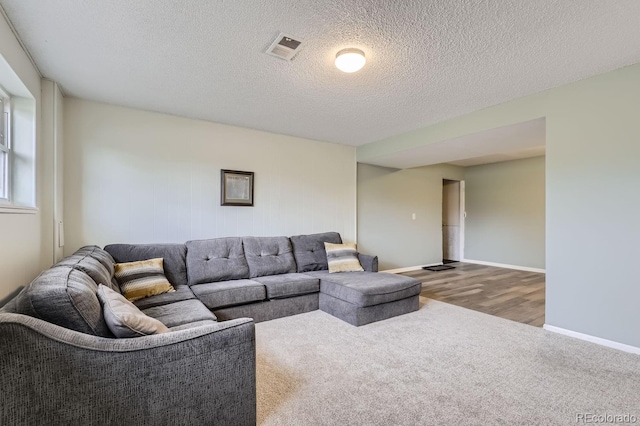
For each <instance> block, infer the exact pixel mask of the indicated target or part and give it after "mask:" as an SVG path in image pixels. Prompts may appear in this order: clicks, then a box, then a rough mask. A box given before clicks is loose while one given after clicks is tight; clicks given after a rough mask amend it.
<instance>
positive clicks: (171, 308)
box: [142, 300, 216, 328]
mask: <svg viewBox="0 0 640 426" xmlns="http://www.w3.org/2000/svg"><path fill="white" fill-rule="evenodd" d="M142 312H144V314H145V315H148V316H150V317H151V318H155V319H157V320H158V321H160V322H161V323H163V324H164V325H166V326H167V327H169V328H172V327H177V326H180V325H184V324H188V323H192V322H196V321H205V320H211V321H215V320H216V316H215V315H213V312H211V311H210V310H209V309H207V307H206V306H204V305H203V304H202V302H200V301H198V300H183V301H181V302H175V303H170V304H168V305H162V306H154V307H153V308H147V309H143V310H142Z"/></svg>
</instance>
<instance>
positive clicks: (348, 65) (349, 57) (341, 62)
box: [336, 48, 367, 72]
mask: <svg viewBox="0 0 640 426" xmlns="http://www.w3.org/2000/svg"><path fill="white" fill-rule="evenodd" d="M366 62H367V60H366V59H365V57H364V52H363V51H362V50H360V49H353V48H351V49H342V50H341V51H339V52H338V53H337V54H336V67H338V69H339V70H340V71H344V72H356V71H359V70H360V69H361V68H362V67H364V64H365V63H366Z"/></svg>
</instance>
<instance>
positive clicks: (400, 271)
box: [380, 262, 442, 274]
mask: <svg viewBox="0 0 640 426" xmlns="http://www.w3.org/2000/svg"><path fill="white" fill-rule="evenodd" d="M438 265H442V262H438V263H429V264H428V265H418V266H408V267H406V268H398V269H387V270H385V271H380V272H386V273H389V274H400V273H402V272H411V271H417V270H420V269H422V268H423V267H424V266H438Z"/></svg>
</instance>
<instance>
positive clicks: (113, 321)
mask: <svg viewBox="0 0 640 426" xmlns="http://www.w3.org/2000/svg"><path fill="white" fill-rule="evenodd" d="M97 295H98V299H99V300H100V302H101V303H102V312H103V313H104V319H105V321H106V323H107V327H109V330H111V332H112V333H113V334H114V335H115V336H116V337H123V338H127V337H140V336H149V335H151V334H159V333H168V332H169V329H168V328H167V327H166V326H165V325H164V324H163V323H161V322H160V321H158V320H157V319H155V318H151V317H150V316H147V315H145V314H143V313H142V312H141V311H140V309H138V308H137V307H136V306H135V305H134V304H133V303H131V302H129V301H128V300H127V299H126V298H125V297H124V296H123V295H122V294H120V293H117V292H115V291H114V290H111V288H109V287H107V286H105V285H102V284H100V285H98V293H97Z"/></svg>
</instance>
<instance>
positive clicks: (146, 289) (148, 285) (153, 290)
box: [115, 258, 175, 302]
mask: <svg viewBox="0 0 640 426" xmlns="http://www.w3.org/2000/svg"><path fill="white" fill-rule="evenodd" d="M115 276H116V279H117V280H118V284H119V285H120V290H121V291H122V294H123V295H124V297H126V298H127V299H129V300H130V301H132V302H133V301H135V300H139V299H143V298H145V297H149V296H155V295H157V294H162V293H168V292H171V291H175V289H174V288H173V286H172V285H171V284H170V283H169V281H167V277H165V276H164V267H163V260H162V258H158V259H149V260H140V261H138V262H129V263H116V265H115Z"/></svg>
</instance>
